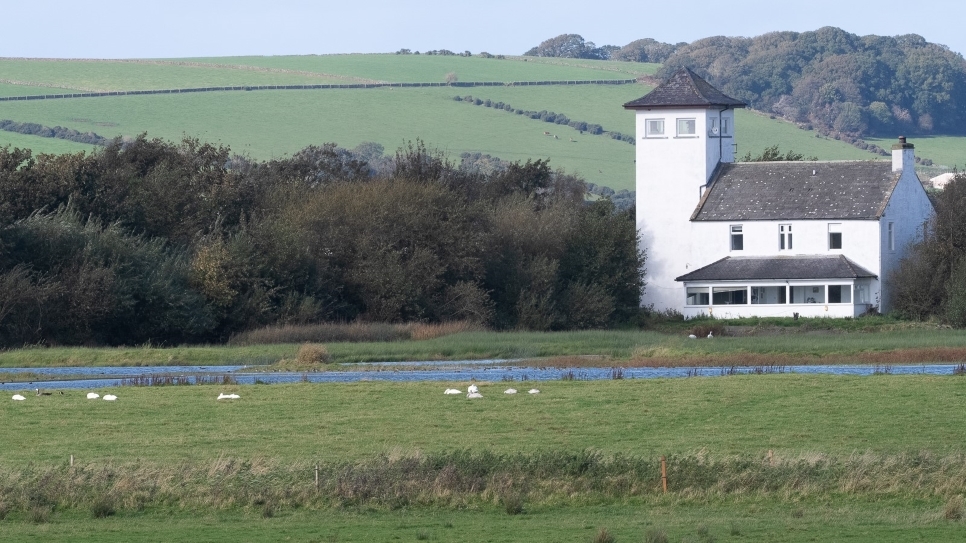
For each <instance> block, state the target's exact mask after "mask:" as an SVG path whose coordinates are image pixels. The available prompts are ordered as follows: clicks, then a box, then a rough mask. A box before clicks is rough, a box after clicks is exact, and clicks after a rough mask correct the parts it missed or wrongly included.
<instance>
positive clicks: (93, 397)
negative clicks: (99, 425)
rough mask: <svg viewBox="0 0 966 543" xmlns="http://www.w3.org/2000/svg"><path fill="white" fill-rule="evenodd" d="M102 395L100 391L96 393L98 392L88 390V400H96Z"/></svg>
mask: <svg viewBox="0 0 966 543" xmlns="http://www.w3.org/2000/svg"><path fill="white" fill-rule="evenodd" d="M100 397H101V395H100V394H98V393H96V392H88V393H87V399H88V400H96V399H98V398H100Z"/></svg>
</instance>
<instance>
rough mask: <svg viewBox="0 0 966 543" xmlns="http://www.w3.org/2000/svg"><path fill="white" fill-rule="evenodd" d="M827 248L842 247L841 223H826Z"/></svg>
mask: <svg viewBox="0 0 966 543" xmlns="http://www.w3.org/2000/svg"><path fill="white" fill-rule="evenodd" d="M828 248H829V250H831V249H841V248H842V224H841V223H832V224H829V225H828Z"/></svg>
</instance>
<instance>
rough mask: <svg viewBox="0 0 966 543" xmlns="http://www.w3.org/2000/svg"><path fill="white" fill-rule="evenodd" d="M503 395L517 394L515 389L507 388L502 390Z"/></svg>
mask: <svg viewBox="0 0 966 543" xmlns="http://www.w3.org/2000/svg"><path fill="white" fill-rule="evenodd" d="M503 393H504V394H516V393H517V389H515V388H508V389H506V390H504V391H503Z"/></svg>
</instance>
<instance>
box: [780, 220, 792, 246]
mask: <svg viewBox="0 0 966 543" xmlns="http://www.w3.org/2000/svg"><path fill="white" fill-rule="evenodd" d="M778 248H779V249H781V250H782V251H791V250H792V225H790V224H779V225H778Z"/></svg>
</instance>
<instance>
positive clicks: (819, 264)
mask: <svg viewBox="0 0 966 543" xmlns="http://www.w3.org/2000/svg"><path fill="white" fill-rule="evenodd" d="M875 276H876V275H875V274H874V273H872V272H870V271H869V270H867V269H865V268H863V267H862V266H859V265H858V264H856V263H855V262H852V261H851V260H849V259H848V258H845V256H843V255H815V256H768V257H756V256H743V257H742V256H739V257H734V256H728V257H725V258H722V259H721V260H719V261H717V262H713V263H711V264H708V265H707V266H705V267H703V268H698V269H696V270H694V271H693V272H690V273H686V274H684V275H682V276H681V277H678V278H677V279H675V281H767V280H770V279H780V280H786V279H858V278H860V277H875Z"/></svg>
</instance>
